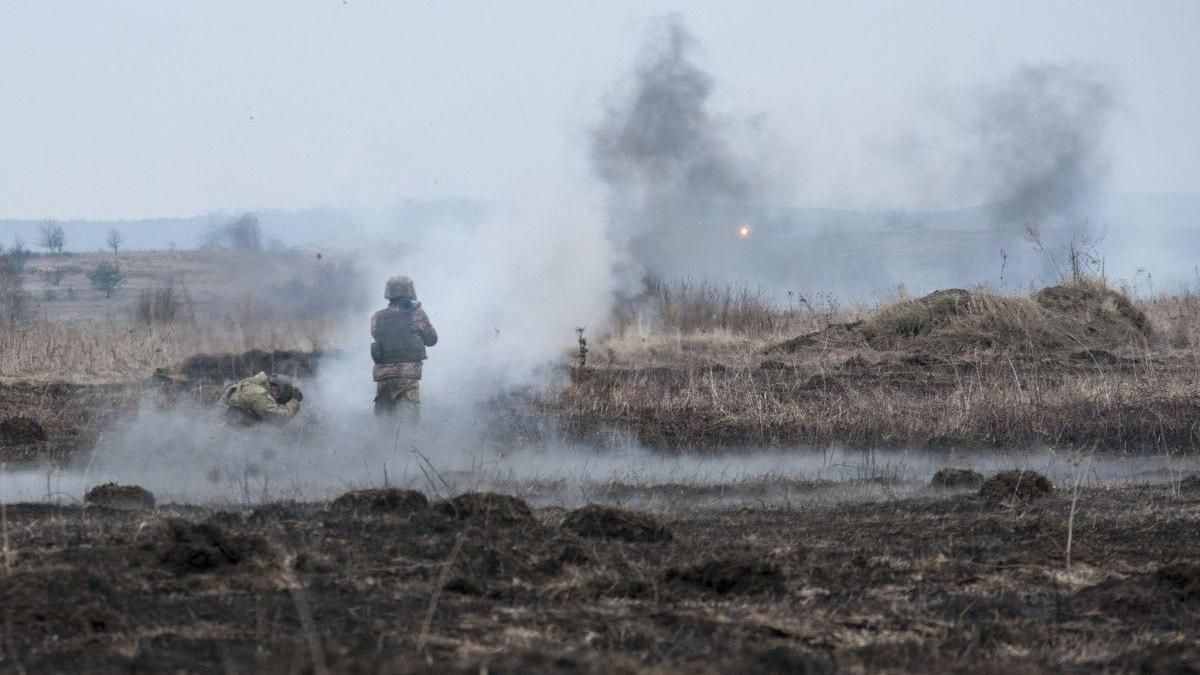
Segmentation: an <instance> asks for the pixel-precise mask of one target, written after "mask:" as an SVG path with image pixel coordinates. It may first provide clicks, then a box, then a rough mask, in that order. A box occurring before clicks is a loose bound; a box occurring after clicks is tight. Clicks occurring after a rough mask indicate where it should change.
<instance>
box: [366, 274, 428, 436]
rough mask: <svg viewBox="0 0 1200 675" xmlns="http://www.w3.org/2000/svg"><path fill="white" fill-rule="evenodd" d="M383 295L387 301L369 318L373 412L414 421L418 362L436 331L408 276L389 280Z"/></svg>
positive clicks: (417, 408) (416, 416) (418, 391)
mask: <svg viewBox="0 0 1200 675" xmlns="http://www.w3.org/2000/svg"><path fill="white" fill-rule="evenodd" d="M384 296H385V297H386V298H387V299H388V300H389V301H390V304H389V305H388V307H387V308H386V309H381V310H379V311H378V312H375V315H374V316H372V317H371V337H372V338H374V339H375V342H374V343H373V344H372V345H371V357H372V358H373V359H374V360H375V368H374V371H373V376H374V379H375V414H377V415H388V414H392V413H399V414H400V415H401V416H402V417H404V418H405V419H408V420H411V421H414V422H415V421H417V420H418V419H419V418H420V404H421V386H420V385H421V364H422V361H424V360H425V348H426V347H432V346H434V345H435V344H437V339H438V338H437V331H435V330H434V329H433V325H432V324H430V323H429V317H428V316H427V315H426V314H425V310H424V309H421V303H419V302H417V294H416V291H415V290H414V289H413V283H412V280H411V279H409V278H408V277H393V278H391V279H389V280H388V283H387V290H386V291H385V293H384Z"/></svg>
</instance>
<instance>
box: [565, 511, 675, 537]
mask: <svg viewBox="0 0 1200 675" xmlns="http://www.w3.org/2000/svg"><path fill="white" fill-rule="evenodd" d="M562 527H563V529H564V530H568V531H570V532H574V533H575V534H577V535H579V536H581V537H593V538H596V539H620V540H622V541H632V542H656V541H671V539H672V535H671V531H670V530H668V529H667V528H666V526H665V525H663V524H662V523H660V522H659V521H658V519H657V518H655V517H654V516H651V515H649V514H646V513H639V512H637V511H629V510H626V509H619V508H616V507H613V506H604V505H601V504H589V505H587V506H585V507H583V508H581V509H576V510H574V511H572V512H570V513H568V514H567V516H566V517H565V518H563V522H562Z"/></svg>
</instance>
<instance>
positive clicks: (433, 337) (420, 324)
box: [413, 309, 437, 347]
mask: <svg viewBox="0 0 1200 675" xmlns="http://www.w3.org/2000/svg"><path fill="white" fill-rule="evenodd" d="M413 319H415V321H414V323H415V324H416V326H417V332H419V333H420V334H421V340H422V341H423V342H424V343H425V346H426V347H432V346H434V345H436V344H437V331H436V330H434V329H433V324H431V323H429V315H427V314H426V313H425V310H423V309H418V310H417V312H416V315H415V316H414V317H413Z"/></svg>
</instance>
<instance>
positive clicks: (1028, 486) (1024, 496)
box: [979, 469, 1054, 502]
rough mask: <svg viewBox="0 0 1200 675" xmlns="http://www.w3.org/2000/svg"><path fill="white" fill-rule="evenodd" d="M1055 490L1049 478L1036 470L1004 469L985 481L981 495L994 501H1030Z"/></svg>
mask: <svg viewBox="0 0 1200 675" xmlns="http://www.w3.org/2000/svg"><path fill="white" fill-rule="evenodd" d="M1052 492H1054V485H1053V484H1052V483H1051V482H1050V480H1049V479H1048V478H1046V477H1045V476H1043V475H1042V474H1040V473H1037V472H1036V471H1026V470H1024V469H1016V470H1013V471H1002V472H1000V473H998V474H996V475H995V476H992V477H991V478H989V479H987V480H986V481H984V483H983V485H982V486H980V488H979V495H980V496H981V497H983V498H984V499H987V500H988V501H993V502H1028V501H1032V500H1034V499H1037V498H1039V497H1045V496H1048V495H1049V494H1050V493H1052Z"/></svg>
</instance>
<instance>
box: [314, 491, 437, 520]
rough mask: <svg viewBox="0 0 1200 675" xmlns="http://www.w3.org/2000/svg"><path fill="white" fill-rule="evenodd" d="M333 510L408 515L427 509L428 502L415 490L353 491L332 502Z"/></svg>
mask: <svg viewBox="0 0 1200 675" xmlns="http://www.w3.org/2000/svg"><path fill="white" fill-rule="evenodd" d="M333 508H335V509H342V510H346V511H356V512H360V513H400V514H409V513H416V512H419V511H425V510H427V509H429V500H428V499H426V498H425V495H423V494H421V493H420V492H417V491H416V490H401V489H398V488H381V489H373V490H354V491H352V492H347V493H346V494H344V495H341V496H340V497H338V498H337V499H335V500H333Z"/></svg>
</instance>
